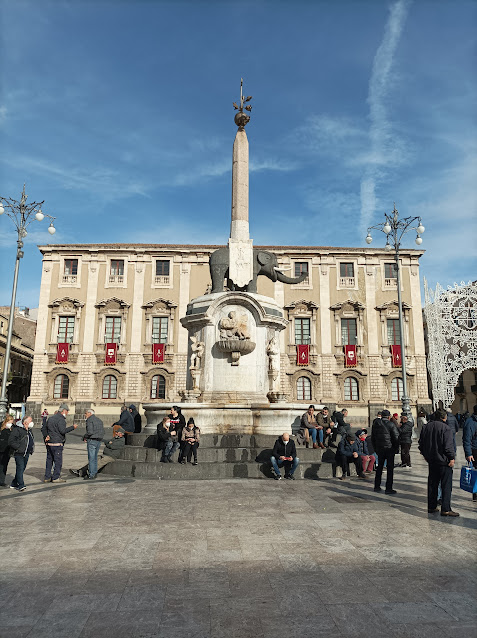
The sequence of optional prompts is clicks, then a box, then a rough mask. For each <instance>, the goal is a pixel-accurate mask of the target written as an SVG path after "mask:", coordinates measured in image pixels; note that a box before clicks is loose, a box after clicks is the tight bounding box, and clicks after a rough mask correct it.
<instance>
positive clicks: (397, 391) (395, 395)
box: [391, 377, 402, 401]
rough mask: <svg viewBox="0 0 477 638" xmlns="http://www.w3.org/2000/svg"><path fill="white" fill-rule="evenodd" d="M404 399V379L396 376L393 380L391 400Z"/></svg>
mask: <svg viewBox="0 0 477 638" xmlns="http://www.w3.org/2000/svg"><path fill="white" fill-rule="evenodd" d="M401 399H402V379H401V378H400V377H396V378H395V379H393V380H392V381H391V400H392V401H400V400H401Z"/></svg>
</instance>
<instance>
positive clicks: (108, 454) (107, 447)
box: [70, 430, 126, 480]
mask: <svg viewBox="0 0 477 638" xmlns="http://www.w3.org/2000/svg"><path fill="white" fill-rule="evenodd" d="M125 444H126V440H125V438H124V432H123V431H122V430H116V433H115V434H114V436H113V438H112V439H111V441H107V442H106V443H105V444H104V449H103V453H102V454H100V455H99V456H98V463H97V467H98V469H97V472H100V471H101V470H102V469H103V467H104V466H105V465H107V464H108V463H112V461H115V460H116V459H117V458H119V456H120V454H121V452H122V450H123V449H124V446H125ZM88 468H89V463H86V465H83V467H80V469H79V470H70V474H73V476H80V477H83V478H84V479H89V480H92V479H95V478H96V477H97V476H98V474H97V473H96V474H95V475H94V476H90V475H89V474H88Z"/></svg>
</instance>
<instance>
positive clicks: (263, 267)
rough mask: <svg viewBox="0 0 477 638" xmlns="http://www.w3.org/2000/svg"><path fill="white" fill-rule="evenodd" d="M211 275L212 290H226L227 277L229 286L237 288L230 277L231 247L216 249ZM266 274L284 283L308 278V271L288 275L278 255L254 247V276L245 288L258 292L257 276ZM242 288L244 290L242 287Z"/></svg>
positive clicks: (211, 264)
mask: <svg viewBox="0 0 477 638" xmlns="http://www.w3.org/2000/svg"><path fill="white" fill-rule="evenodd" d="M209 268H210V277H211V279H212V290H211V292H212V293H214V292H223V291H224V279H225V278H226V277H227V286H228V288H229V289H230V290H237V289H238V288H237V287H236V286H234V283H233V282H232V281H231V280H230V279H229V278H228V277H229V248H228V246H223V247H222V248H219V249H218V250H215V251H214V252H213V253H212V254H211V255H210V259H209ZM259 275H265V276H266V277H268V278H269V279H271V280H272V281H281V282H282V283H284V284H299V283H300V282H301V281H303V280H304V279H306V277H307V275H308V273H306V272H305V273H302V274H301V275H300V276H299V277H287V276H286V275H284V274H283V273H282V272H281V271H280V270H279V269H278V260H277V256H276V255H275V254H274V253H271V252H269V251H268V250H259V249H258V248H254V249H253V278H252V280H251V281H250V283H249V284H248V285H247V286H245V288H244V289H243V290H245V291H246V292H257V277H258V276H259ZM240 290H242V289H241V288H240Z"/></svg>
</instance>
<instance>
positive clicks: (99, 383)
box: [27, 244, 429, 423]
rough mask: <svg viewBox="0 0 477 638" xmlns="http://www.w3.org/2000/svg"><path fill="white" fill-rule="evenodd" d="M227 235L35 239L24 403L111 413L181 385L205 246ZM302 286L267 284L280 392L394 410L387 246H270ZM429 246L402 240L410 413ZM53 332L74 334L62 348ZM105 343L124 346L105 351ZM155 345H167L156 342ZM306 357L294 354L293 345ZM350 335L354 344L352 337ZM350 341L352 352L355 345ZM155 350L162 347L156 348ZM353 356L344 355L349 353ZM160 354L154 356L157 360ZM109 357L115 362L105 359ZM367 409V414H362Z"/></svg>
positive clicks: (393, 312) (393, 302)
mask: <svg viewBox="0 0 477 638" xmlns="http://www.w3.org/2000/svg"><path fill="white" fill-rule="evenodd" d="M216 248H218V246H194V245H164V244H134V245H132V244H131V245H129V244H69V245H46V246H40V251H41V253H42V255H43V272H42V279H41V291H40V301H39V311H38V323H37V333H36V343H35V352H34V361H33V371H32V381H31V394H30V397H29V399H28V405H27V410H29V413H31V414H33V415H34V416H35V415H37V414H39V413H41V411H42V410H43V409H44V408H47V409H48V410H49V411H50V413H51V411H52V410H55V409H57V407H58V404H59V403H61V402H63V401H66V402H68V403H69V405H70V408H71V412H70V414H71V415H73V414H74V416H75V419H76V420H80V419H81V418H82V415H83V413H84V409H85V408H86V407H91V406H92V407H93V408H94V409H95V410H96V412H97V413H98V414H99V415H100V416H102V417H103V418H104V419H105V422H107V423H111V422H112V420H113V419H114V417H116V416H117V415H118V413H119V409H120V406H121V405H122V404H123V403H127V404H128V405H129V404H131V403H134V404H135V405H136V406H137V407H138V408H139V407H140V406H141V405H142V404H144V403H154V402H157V403H163V404H164V408H165V409H166V408H167V407H168V406H170V405H171V404H173V403H176V402H181V401H183V400H184V398H185V397H186V393H185V390H186V377H187V365H188V364H187V361H188V353H190V346H191V344H190V343H189V340H188V332H187V330H186V329H185V328H184V327H182V325H181V323H180V319H181V318H182V317H184V316H185V315H186V311H187V305H188V303H189V301H190V300H191V299H194V298H196V297H199V296H201V295H204V294H205V293H207V292H208V291H210V275H209V266H208V262H209V255H210V254H211V253H212V252H213V251H214V250H215V249H216ZM263 248H264V249H270V250H272V251H273V252H274V253H275V254H276V255H277V257H278V262H279V266H280V267H285V268H286V267H288V270H289V271H290V269H291V273H290V274H292V275H295V276H296V275H299V274H301V273H303V272H307V273H308V275H307V277H306V279H305V280H304V281H303V282H301V283H300V284H296V285H291V286H288V285H284V284H282V283H280V282H272V281H271V280H269V279H267V278H266V277H260V278H259V280H258V293H259V294H262V295H265V296H268V297H273V298H274V299H275V300H276V302H277V303H278V304H279V305H280V306H281V307H283V309H284V316H285V317H286V319H287V320H288V322H289V323H288V326H287V328H286V329H285V330H283V331H282V333H281V334H280V339H281V343H280V350H281V369H282V370H283V371H285V374H283V375H282V381H281V384H282V387H281V391H282V392H283V393H284V394H285V395H286V397H287V401H288V402H290V403H295V404H296V403H303V406H304V408H305V407H306V406H308V404H310V403H316V404H327V405H329V406H330V407H331V408H333V407H335V406H337V407H339V408H342V407H347V408H348V409H349V411H350V418H351V422H355V423H356V422H362V423H365V422H367V420H368V418H369V417H372V416H374V414H375V412H376V411H377V410H378V409H380V408H382V407H383V406H384V405H386V406H387V407H389V408H390V409H391V410H392V411H395V412H399V411H400V408H401V396H402V371H401V368H400V367H395V366H396V363H397V362H396V360H394V361H393V357H392V354H391V353H392V348H391V346H396V345H397V346H399V345H400V344H399V329H398V307H397V289H396V273H395V269H394V262H393V257H392V256H390V255H389V253H386V252H385V251H384V250H383V249H374V248H368V247H366V248H331V247H317V246H313V247H305V246H272V247H263ZM422 254H423V251H420V250H411V249H410V250H401V266H402V293H403V308H404V319H405V321H404V323H405V339H406V344H407V345H406V355H407V358H406V361H407V363H408V387H409V394H410V397H411V405H412V406H413V411H415V409H416V406H417V405H419V406H421V405H429V398H428V386H427V373H426V356H425V350H424V335H423V322H422V311H421V294H420V285H419V257H420V256H421V255H422ZM58 344H68V346H67V352H66V353H65V351H64V349H63V351H62V352H59V350H60V348H58ZM106 344H115V352H110V354H112V355H113V356H112V358H111V357H110V358H107V357H106V355H107V353H106ZM153 344H163V346H157V345H156V346H155V347H154V345H153ZM303 345H304V346H308V347H307V348H305V349H304V351H305V354H306V358H305V360H304V363H305V365H299V364H298V361H297V351H300V352H303V349H302V350H299V349H298V346H303ZM347 346H354V347H352V348H349V347H348V348H347ZM350 351H351V355H350ZM153 352H154V356H153ZM346 352H347V354H348V355H350V356H351V357H355V358H356V361H352V360H350V359H349V356H348V358H345V353H346ZM155 359H156V360H155ZM106 361H108V363H106ZM356 417H358V418H356Z"/></svg>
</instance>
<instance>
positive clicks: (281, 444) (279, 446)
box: [270, 432, 299, 481]
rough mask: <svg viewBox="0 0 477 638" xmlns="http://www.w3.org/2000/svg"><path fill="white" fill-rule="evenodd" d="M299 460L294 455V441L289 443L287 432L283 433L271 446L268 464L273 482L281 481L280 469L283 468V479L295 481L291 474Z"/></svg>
mask: <svg viewBox="0 0 477 638" xmlns="http://www.w3.org/2000/svg"><path fill="white" fill-rule="evenodd" d="M298 462H299V458H298V457H297V455H296V446H295V441H290V435H289V434H288V432H284V433H283V434H282V435H281V436H279V437H278V439H277V440H276V441H275V445H274V446H273V450H272V456H271V458H270V463H271V464H272V467H273V471H274V473H275V480H277V481H281V478H282V473H281V472H280V468H281V467H282V466H283V465H284V466H285V478H286V479H290V480H292V481H294V480H295V477H294V476H293V474H294V473H295V470H296V468H297V467H298Z"/></svg>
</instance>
